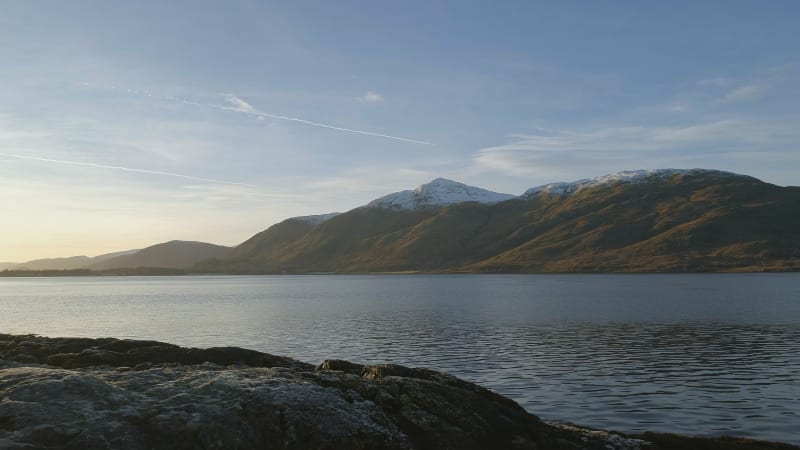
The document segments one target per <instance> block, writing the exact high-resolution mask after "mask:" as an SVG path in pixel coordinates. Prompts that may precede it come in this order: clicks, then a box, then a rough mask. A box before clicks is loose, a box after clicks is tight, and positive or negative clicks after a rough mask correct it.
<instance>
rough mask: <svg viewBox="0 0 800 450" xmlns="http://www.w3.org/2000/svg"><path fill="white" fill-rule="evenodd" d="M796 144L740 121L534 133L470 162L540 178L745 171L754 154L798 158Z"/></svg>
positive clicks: (791, 136) (779, 131)
mask: <svg viewBox="0 0 800 450" xmlns="http://www.w3.org/2000/svg"><path fill="white" fill-rule="evenodd" d="M798 141H800V130H797V129H796V128H795V127H794V126H793V124H792V123H791V121H780V122H769V121H756V120H746V119H728V120H717V121H709V122H703V123H697V124H691V125H682V126H631V127H606V128H596V129H589V130H572V131H562V130H555V131H540V132H537V133H536V134H514V135H510V136H509V142H508V143H505V144H502V145H497V146H492V147H486V148H483V149H481V150H479V151H478V152H476V154H475V155H474V157H473V163H474V164H475V166H476V167H477V168H478V169H482V170H488V171H493V172H501V173H506V174H509V175H512V176H526V177H530V176H535V177H540V178H542V179H553V177H557V179H564V178H563V177H565V176H566V179H569V176H570V175H572V174H579V175H581V176H585V175H591V174H592V173H595V174H597V173H601V172H602V171H604V170H609V171H618V170H621V169H624V168H629V169H639V168H651V169H652V168H663V167H674V166H676V165H677V166H680V165H685V164H689V165H692V164H694V163H698V164H705V163H707V162H709V161H715V162H713V164H715V165H718V164H720V163H721V162H722V161H724V163H725V164H729V165H733V166H735V165H737V164H738V165H741V167H742V169H741V170H745V169H746V168H747V167H746V164H745V162H744V161H745V160H748V161H749V160H750V159H751V157H752V155H753V154H754V153H761V154H762V155H769V158H772V159H776V158H783V159H789V160H798V159H800V158H798V157H797V156H794V155H796V154H797V153H796V142H798ZM765 157H766V156H765ZM712 168H724V167H712Z"/></svg>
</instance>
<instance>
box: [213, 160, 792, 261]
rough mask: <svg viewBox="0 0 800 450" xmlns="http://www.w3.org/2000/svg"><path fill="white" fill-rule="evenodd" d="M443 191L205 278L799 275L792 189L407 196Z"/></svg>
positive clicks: (672, 174)
mask: <svg viewBox="0 0 800 450" xmlns="http://www.w3.org/2000/svg"><path fill="white" fill-rule="evenodd" d="M443 183H444V184H445V185H449V186H451V187H452V186H454V185H457V187H458V186H465V187H466V188H469V187H468V186H466V185H461V184H460V183H455V182H450V181H448V180H441V179H438V180H434V181H433V182H432V183H429V184H428V185H423V186H421V187H420V188H418V189H417V190H416V191H403V192H401V193H397V194H390V195H389V196H386V197H383V198H382V199H379V200H382V201H377V200H376V201H374V202H372V203H370V204H368V205H366V206H364V207H361V208H357V209H354V210H352V211H349V212H347V213H344V214H340V215H337V216H335V217H332V218H329V219H328V220H325V221H322V222H321V223H319V224H315V223H312V222H303V221H299V220H293V219H290V220H287V221H284V222H282V223H280V224H277V225H274V226H273V227H270V228H269V229H267V230H265V231H263V232H261V233H259V234H257V235H256V236H253V237H252V238H251V239H249V240H248V241H247V242H245V243H243V244H242V245H240V246H238V247H237V248H236V249H235V250H233V251H232V252H231V254H230V255H228V256H227V257H226V258H223V259H220V260H217V261H211V262H206V263H204V265H203V266H202V267H203V269H205V270H215V271H220V272H233V273H307V272H390V271H459V272H460V271H464V272H598V271H602V272H608V271H622V272H641V271H730V270H748V271H752V270H796V269H798V268H800V236H799V235H798V233H797V232H796V230H798V229H800V188H796V187H779V186H775V185H771V184H768V183H764V182H762V181H759V180H757V179H755V178H752V177H748V176H744V175H737V174H732V173H727V172H720V171H712V170H700V169H693V170H659V171H635V172H622V173H619V174H613V175H608V176H604V177H599V178H595V179H591V180H579V181H577V182H574V183H556V184H551V185H546V186H539V187H535V188H531V189H529V190H528V191H526V193H525V194H523V195H522V196H520V197H517V198H512V199H510V200H505V201H501V200H500V199H498V197H497V196H496V195H487V194H483V195H482V196H479V197H478V198H476V199H475V200H476V201H458V199H456V201H452V202H447V201H441V200H440V199H437V198H435V197H434V198H430V197H425V196H420V195H417V196H414V192H417V193H419V192H425V189H424V187H425V186H430V185H431V184H434V185H436V186H437V189H435V190H434V191H435V192H434V193H435V194H438V193H441V192H442V189H440V187H441V185H442V184H443ZM459 189H461V190H462V192H463V188H460V187H459ZM428 191H430V189H429V190H428ZM445 191H448V189H445ZM466 191H467V192H484V193H487V192H489V191H485V190H480V189H478V188H470V189H467V190H466ZM450 194H452V190H450V192H447V193H446V195H450ZM491 194H495V193H491ZM497 195H501V196H502V195H504V194H497ZM451 197H452V196H451ZM387 198H388V199H397V198H400V199H401V200H402V201H385V200H386V199H387ZM420 198H422V199H424V201H417V200H419V199H420ZM409 199H411V201H409ZM415 199H417V200H415Z"/></svg>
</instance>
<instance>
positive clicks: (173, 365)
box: [0, 334, 800, 450]
mask: <svg viewBox="0 0 800 450" xmlns="http://www.w3.org/2000/svg"><path fill="white" fill-rule="evenodd" d="M11 400H13V401H11ZM20 402H23V403H20ZM276 411H277V412H279V413H277V412H276ZM276 414H277V415H276ZM45 419H46V420H45ZM43 421H44V422H45V423H43ZM42 427H45V428H47V429H48V432H47V433H42V432H41V429H42ZM342 429H344V430H348V431H347V432H346V433H344V434H342V433H341V432H340V431H341V430H342ZM301 430H306V431H307V432H308V433H312V430H313V433H312V434H313V437H308V436H306V435H305V434H304V432H301ZM166 435H172V436H179V437H180V439H183V440H184V441H183V442H181V441H175V440H174V439H171V440H169V441H167V442H162V441H161V439H163V438H164V437H165V436H166ZM242 439H244V440H242ZM248 439H249V440H248ZM307 439H312V441H313V442H312V441H308V440H307ZM65 442H66V443H67V444H64V443H65ZM102 442H106V443H107V444H108V445H107V446H106V447H103V446H102V445H101V446H100V447H99V448H119V447H123V448H172V447H175V446H176V445H177V446H178V447H183V448H191V447H206V448H226V447H232V446H238V447H239V448H261V447H262V446H264V447H270V448H308V447H312V448H341V447H346V448H374V447H380V448H409V449H411V448H531V449H533V448H545V449H554V450H556V449H574V448H588V449H595V448H597V449H601V448H603V449H606V448H613V449H618V450H633V449H639V450H643V449H653V450H657V449H663V450H669V449H679V448H680V449H692V448H697V449H719V450H728V449H736V450H744V449H751V450H755V449H780V450H790V449H795V450H796V449H800V447H797V446H793V445H790V444H782V443H775V442H763V441H753V440H749V439H743V438H731V437H712V438H707V437H693V436H679V435H674V434H668V433H644V434H641V435H626V434H622V433H616V432H611V431H604V430H593V429H589V428H585V427H581V426H579V425H573V424H565V423H551V422H544V421H542V420H541V419H539V418H538V417H536V416H535V415H533V414H530V413H528V412H526V411H525V410H524V409H523V408H522V407H521V406H519V405H518V404H517V403H515V402H513V401H511V400H509V399H507V398H505V397H503V396H501V395H499V394H496V393H494V392H492V391H489V390H487V389H484V388H482V387H480V386H477V385H475V384H473V383H469V382H466V381H463V380H460V379H458V378H456V377H454V376H452V375H449V374H446V373H443V372H438V371H434V370H430V369H422V368H409V367H403V366H398V365H392V364H384V365H361V364H356V363H351V362H347V361H341V360H326V361H323V362H322V363H321V364H319V365H317V366H314V365H312V364H308V363H304V362H300V361H297V360H294V359H292V358H288V357H283V356H276V355H270V354H267V353H261V352H257V351H253V350H246V349H242V348H237V347H217V348H209V349H196V348H185V347H179V346H176V345H172V344H166V343H163V342H157V341H139V340H126V339H113V338H50V337H41V336H36V335H8V334H0V443H2V444H3V445H4V448H29V447H26V446H28V445H41V446H49V447H53V448H80V447H81V446H85V445H89V444H91V445H93V446H95V447H97V446H98V444H99V443H102ZM159 442H161V443H160V444H159ZM176 442H178V444H176ZM167 443H169V444H170V445H167ZM219 443H222V444H219ZM276 443H281V444H280V445H276ZM218 444H219V445H218ZM223 444H224V445H223ZM34 448H35V447H34Z"/></svg>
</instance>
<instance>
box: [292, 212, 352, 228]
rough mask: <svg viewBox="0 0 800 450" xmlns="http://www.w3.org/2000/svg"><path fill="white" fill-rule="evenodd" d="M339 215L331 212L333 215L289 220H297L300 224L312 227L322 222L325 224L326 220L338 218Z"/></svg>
mask: <svg viewBox="0 0 800 450" xmlns="http://www.w3.org/2000/svg"><path fill="white" fill-rule="evenodd" d="M339 214H341V213H338V212H333V213H327V214H315V215H313V216H297V217H292V218H290V220H299V221H301V222H307V223H310V224H312V225H319V224H321V223H322V222H325V221H326V220H329V219H333V218H334V217H336V216H338V215H339Z"/></svg>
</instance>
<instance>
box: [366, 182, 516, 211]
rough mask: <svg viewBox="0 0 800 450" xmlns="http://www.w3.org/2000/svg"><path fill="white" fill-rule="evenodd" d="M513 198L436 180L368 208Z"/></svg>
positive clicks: (493, 200) (385, 198) (410, 207)
mask: <svg viewBox="0 0 800 450" xmlns="http://www.w3.org/2000/svg"><path fill="white" fill-rule="evenodd" d="M512 198H516V196H515V195H511V194H502V193H499V192H492V191H489V190H486V189H481V188H478V187H474V186H468V185H466V184H463V183H458V182H456V181H452V180H447V179H445V178H436V179H435V180H433V181H431V182H430V183H425V184H423V185H421V186H418V187H417V188H416V189H414V190H407V191H400V192H395V193H392V194H389V195H385V196H383V197H381V198H378V199H376V200H373V201H371V202H369V203H368V204H367V205H366V207H367V208H389V209H403V210H410V209H422V208H430V207H435V206H444V205H452V204H454V203H461V202H479V203H497V202H502V201H505V200H510V199H512Z"/></svg>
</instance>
